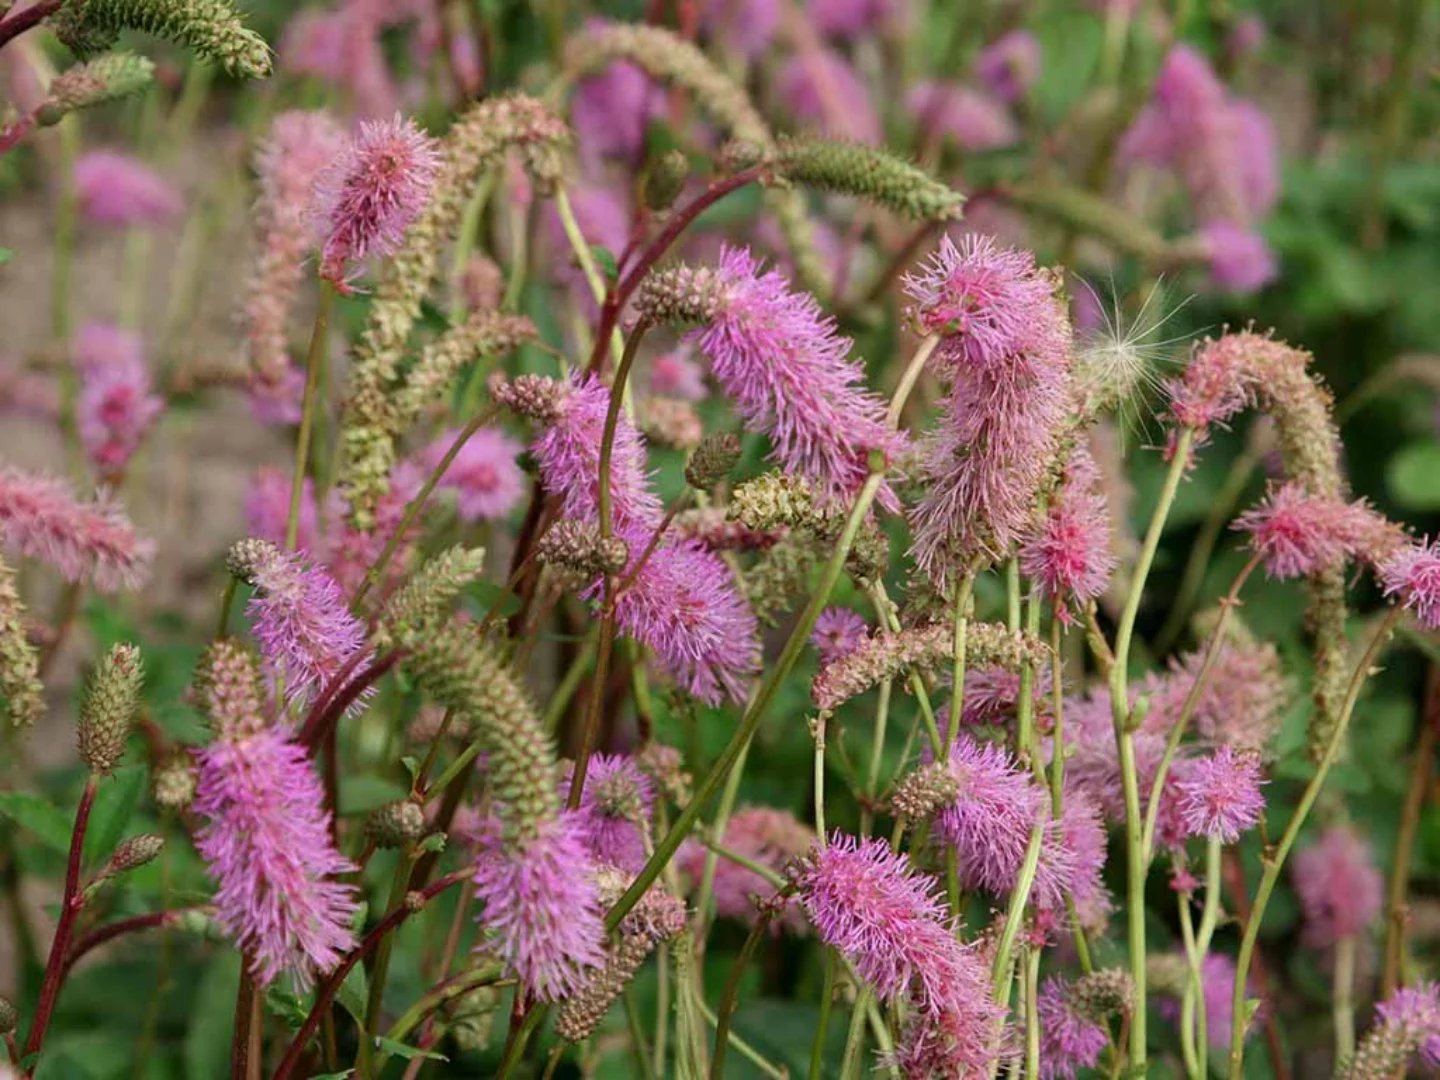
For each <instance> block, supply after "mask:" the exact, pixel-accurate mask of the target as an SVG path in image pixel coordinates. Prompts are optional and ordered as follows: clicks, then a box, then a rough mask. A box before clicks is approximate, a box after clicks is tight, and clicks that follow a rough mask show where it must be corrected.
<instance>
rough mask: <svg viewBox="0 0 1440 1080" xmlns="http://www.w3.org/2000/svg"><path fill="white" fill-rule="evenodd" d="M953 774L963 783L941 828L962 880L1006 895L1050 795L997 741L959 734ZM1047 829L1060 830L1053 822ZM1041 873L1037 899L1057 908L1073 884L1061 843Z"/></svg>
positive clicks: (938, 819) (938, 821)
mask: <svg viewBox="0 0 1440 1080" xmlns="http://www.w3.org/2000/svg"><path fill="white" fill-rule="evenodd" d="M949 769H950V775H951V776H953V777H954V778H955V779H956V781H957V782H958V784H959V791H958V793H957V795H956V797H955V799H954V801H953V802H951V803H949V804H948V805H946V806H945V807H943V808H942V809H941V810H940V812H939V813H938V814H936V815H935V832H936V835H938V836H939V837H940V838H941V839H942V840H943V841H944V842H945V843H947V844H952V845H954V847H955V852H956V855H957V856H958V859H959V866H960V880H961V882H962V883H963V884H964V885H965V887H966V888H971V889H974V888H980V889H984V890H986V891H987V892H989V893H991V894H992V895H994V896H1004V895H1006V894H1008V893H1009V892H1010V890H1011V889H1013V888H1014V887H1015V883H1016V881H1017V880H1018V879H1019V876H1020V868H1021V866H1022V865H1023V863H1024V862H1025V850H1026V848H1027V847H1029V844H1030V833H1031V832H1032V831H1033V830H1034V828H1035V826H1036V824H1037V823H1038V822H1041V821H1044V820H1045V819H1046V818H1047V817H1048V816H1049V812H1050V796H1049V794H1048V793H1047V792H1045V791H1044V790H1042V789H1041V788H1039V787H1038V786H1037V785H1036V784H1035V783H1034V781H1033V780H1032V778H1031V777H1030V775H1029V773H1028V772H1026V771H1025V770H1023V769H1021V768H1020V767H1019V766H1018V765H1017V764H1016V763H1015V762H1014V761H1013V760H1012V759H1011V757H1010V755H1009V754H1008V753H1007V752H1006V751H1005V748H1004V747H1003V746H1000V745H999V744H997V743H988V742H980V741H979V740H976V739H972V738H971V737H970V736H968V735H960V736H958V737H957V738H956V739H955V740H954V742H952V743H951V745H950V760H949ZM1047 831H1048V832H1051V833H1055V832H1058V830H1056V829H1055V828H1054V827H1053V826H1048V827H1047ZM1042 843H1043V841H1042ZM1054 854H1055V856H1056V857H1055V858H1053V859H1051V860H1050V861H1049V862H1050V865H1049V866H1042V868H1041V870H1040V871H1039V872H1037V874H1036V879H1035V885H1034V895H1035V898H1036V900H1037V902H1044V903H1046V904H1047V906H1053V905H1054V902H1055V901H1057V900H1059V899H1060V897H1061V891H1062V890H1063V888H1064V887H1065V885H1067V884H1068V879H1069V870H1070V867H1069V865H1068V860H1066V859H1065V858H1064V857H1063V853H1062V851H1061V850H1060V849H1059V848H1058V847H1057V849H1056V851H1055V853H1054Z"/></svg>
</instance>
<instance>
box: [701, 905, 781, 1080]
mask: <svg viewBox="0 0 1440 1080" xmlns="http://www.w3.org/2000/svg"><path fill="white" fill-rule="evenodd" d="M774 917H775V915H774V911H773V910H766V911H765V912H764V913H763V914H762V915H761V916H760V917H759V918H758V919H756V920H755V925H754V926H752V927H751V928H750V933H749V934H748V935H747V936H746V938H745V944H743V945H742V946H740V953H739V955H738V956H736V957H735V962H734V963H733V964H731V965H730V975H729V977H728V978H726V980H725V989H724V990H722V991H721V993H720V1004H719V1006H718V1007H717V1008H716V1010H715V1052H714V1053H713V1054H712V1055H711V1056H710V1080H720V1078H721V1077H722V1076H724V1075H725V1049H726V1046H727V1045H728V1044H729V1040H728V1039H727V1038H726V1036H727V1035H729V1033H730V1017H731V1016H733V1015H734V1013H735V996H736V995H737V994H738V993H739V992H740V976H741V975H742V974H743V973H744V971H745V966H746V965H747V964H748V963H749V962H750V957H751V956H753V955H754V954H755V950H756V949H758V948H759V947H760V942H761V941H763V940H764V939H765V935H766V933H767V931H769V929H770V922H771V920H773V919H774Z"/></svg>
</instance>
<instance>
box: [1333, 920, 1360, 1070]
mask: <svg viewBox="0 0 1440 1080" xmlns="http://www.w3.org/2000/svg"><path fill="white" fill-rule="evenodd" d="M1333 987H1334V991H1333V993H1332V995H1331V996H1332V999H1333V1002H1334V1006H1333V1011H1332V1015H1333V1017H1334V1022H1335V1060H1336V1061H1348V1060H1350V1058H1351V1057H1352V1056H1353V1055H1354V1053H1355V996H1354V995H1355V935H1354V934H1346V935H1345V936H1344V937H1342V938H1340V939H1339V940H1338V941H1336V942H1335V979H1334V983H1333Z"/></svg>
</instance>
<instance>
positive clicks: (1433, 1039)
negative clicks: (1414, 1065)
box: [1335, 982, 1440, 1080]
mask: <svg viewBox="0 0 1440 1080" xmlns="http://www.w3.org/2000/svg"><path fill="white" fill-rule="evenodd" d="M1375 1016H1376V1023H1375V1026H1374V1027H1373V1028H1371V1029H1370V1031H1369V1033H1368V1034H1367V1035H1366V1036H1365V1038H1364V1039H1362V1040H1361V1042H1360V1045H1359V1047H1357V1048H1356V1050H1355V1054H1354V1056H1353V1057H1352V1058H1351V1059H1350V1060H1348V1061H1341V1062H1340V1063H1339V1066H1338V1068H1337V1069H1336V1071H1335V1076H1336V1078H1337V1080H1391V1078H1392V1077H1395V1076H1403V1075H1404V1074H1405V1072H1406V1067H1407V1066H1408V1065H1409V1064H1410V1059H1411V1058H1412V1057H1414V1056H1415V1054H1416V1053H1417V1052H1418V1053H1419V1055H1420V1058H1421V1060H1423V1061H1424V1063H1425V1064H1426V1065H1427V1066H1428V1067H1429V1068H1432V1069H1433V1068H1435V1067H1436V1066H1437V1065H1440V989H1437V987H1436V985H1435V984H1434V983H1433V982H1422V983H1418V984H1417V985H1415V986H1407V987H1403V988H1401V989H1399V990H1396V991H1395V992H1394V993H1393V994H1391V995H1390V996H1389V997H1388V998H1386V999H1385V1000H1384V1001H1382V1002H1380V1003H1379V1004H1378V1005H1376V1006H1375Z"/></svg>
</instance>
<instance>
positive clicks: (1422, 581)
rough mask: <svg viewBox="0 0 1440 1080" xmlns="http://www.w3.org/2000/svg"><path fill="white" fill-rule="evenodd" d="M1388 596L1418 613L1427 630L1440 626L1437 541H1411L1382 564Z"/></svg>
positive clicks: (1439, 547) (1418, 618) (1421, 623)
mask: <svg viewBox="0 0 1440 1080" xmlns="http://www.w3.org/2000/svg"><path fill="white" fill-rule="evenodd" d="M1380 581H1381V582H1382V583H1383V584H1384V586H1385V595H1386V596H1392V597H1395V598H1396V599H1398V600H1399V601H1400V603H1402V604H1404V605H1405V607H1407V608H1409V609H1410V610H1411V611H1412V612H1414V613H1415V618H1416V619H1417V620H1418V621H1419V623H1420V625H1421V626H1423V627H1424V628H1425V629H1426V630H1436V629H1440V546H1437V544H1436V543H1435V542H1434V541H1430V542H1424V543H1417V544H1411V545H1409V546H1407V547H1403V548H1401V549H1400V550H1399V551H1398V552H1396V553H1395V554H1393V555H1391V556H1390V558H1388V559H1386V560H1385V562H1384V563H1382V564H1381V566H1380Z"/></svg>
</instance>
